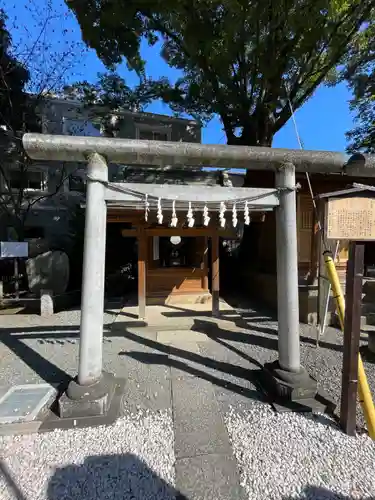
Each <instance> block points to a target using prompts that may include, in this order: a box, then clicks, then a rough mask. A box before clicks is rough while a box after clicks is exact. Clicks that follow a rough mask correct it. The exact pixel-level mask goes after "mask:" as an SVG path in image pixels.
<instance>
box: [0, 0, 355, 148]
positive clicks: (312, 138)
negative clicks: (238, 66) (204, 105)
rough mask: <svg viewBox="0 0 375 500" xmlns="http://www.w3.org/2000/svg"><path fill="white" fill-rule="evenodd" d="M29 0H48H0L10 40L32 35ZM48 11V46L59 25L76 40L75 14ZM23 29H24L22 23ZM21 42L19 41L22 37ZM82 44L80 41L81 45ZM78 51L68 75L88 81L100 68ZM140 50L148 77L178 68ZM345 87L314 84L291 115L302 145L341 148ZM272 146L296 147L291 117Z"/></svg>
mask: <svg viewBox="0 0 375 500" xmlns="http://www.w3.org/2000/svg"><path fill="white" fill-rule="evenodd" d="M33 1H34V2H35V5H38V6H40V7H42V8H43V4H44V3H47V1H48V0H0V6H1V7H3V8H4V10H5V11H6V12H7V15H8V17H9V23H8V24H9V26H10V27H12V26H15V28H14V29H13V28H12V29H11V31H12V36H13V39H14V42H15V43H16V44H17V43H19V40H29V41H30V40H32V39H33V37H34V38H35V37H36V36H37V34H38V32H39V30H40V26H38V24H39V23H38V21H35V20H33V21H32V22H30V19H31V16H30V11H29V10H28V8H30V5H32V3H33ZM50 2H51V3H52V5H53V10H54V12H56V13H58V14H59V15H60V16H61V17H60V18H59V19H57V20H55V21H52V22H50V23H49V27H48V31H47V37H48V39H49V40H51V45H52V50H54V49H56V50H59V49H58V48H59V46H61V40H59V36H58V34H59V33H61V27H63V28H65V29H67V30H68V31H67V34H66V35H65V43H70V42H72V43H75V44H76V43H79V42H80V40H81V33H80V28H79V26H78V23H77V22H76V20H75V18H74V17H73V16H72V15H70V14H69V11H68V9H67V7H66V5H65V3H64V2H63V0H50ZM26 26H27V29H28V30H29V33H27V32H26V31H25V27H26ZM22 43H24V42H22ZM82 47H83V45H82ZM85 52H86V53H85V54H84V55H82V54H81V51H79V52H78V53H79V57H78V58H77V65H76V67H75V68H74V69H73V70H72V72H71V74H70V75H69V79H70V81H76V80H82V79H86V80H88V81H91V82H94V81H95V80H96V75H97V73H98V72H101V71H105V68H104V66H103V65H102V63H101V62H100V61H99V60H98V58H97V57H96V54H95V52H94V51H85ZM143 56H144V58H145V60H146V61H147V73H148V75H149V76H152V77H153V78H157V77H160V76H167V77H169V78H170V79H172V80H173V79H175V78H176V77H177V76H178V73H177V72H176V71H175V70H173V69H171V68H169V67H168V66H167V65H166V63H165V62H164V61H163V60H162V59H161V58H160V57H159V54H158V47H151V48H150V47H148V46H146V45H145V46H144V49H143ZM119 73H120V74H121V76H123V77H125V79H126V81H127V83H128V84H133V83H136V82H137V77H136V75H135V74H134V72H129V71H128V70H127V69H126V67H125V65H122V66H121V67H120V68H119ZM349 99H350V93H349V91H348V90H347V88H346V86H345V85H338V86H336V87H334V88H327V87H324V86H322V87H320V88H319V89H318V90H317V92H316V93H315V95H314V96H313V97H312V98H311V99H310V101H308V102H307V103H306V104H305V105H304V106H303V107H302V108H301V109H299V110H298V111H297V112H296V120H297V125H298V129H299V133H300V136H301V138H302V140H303V143H304V146H305V148H306V149H315V150H316V149H320V150H330V151H344V150H345V146H346V139H345V132H347V131H348V130H349V129H350V128H351V127H352V125H353V117H352V115H351V113H350V111H349V106H348V100H349ZM148 110H149V111H153V112H156V113H165V114H169V113H170V111H169V110H168V107H167V106H165V105H163V104H162V103H159V102H156V103H154V104H152V105H151V106H150V107H149V109H148ZM202 140H203V142H204V143H216V144H218V143H221V144H225V135H224V132H223V130H222V126H221V123H220V120H218V119H213V120H212V121H211V122H210V123H209V124H208V126H207V127H205V129H204V130H203V139H202ZM273 146H274V147H281V148H298V142H297V139H296V135H295V131H294V127H293V123H292V121H291V120H290V121H289V122H288V123H287V124H286V126H285V127H284V128H283V129H282V130H281V131H280V132H279V133H278V134H277V135H276V137H275V139H274V143H273Z"/></svg>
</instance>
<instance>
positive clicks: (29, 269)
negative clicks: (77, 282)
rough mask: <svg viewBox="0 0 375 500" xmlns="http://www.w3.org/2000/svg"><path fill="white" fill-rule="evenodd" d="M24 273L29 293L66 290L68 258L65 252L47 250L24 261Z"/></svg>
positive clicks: (58, 292) (56, 292)
mask: <svg viewBox="0 0 375 500" xmlns="http://www.w3.org/2000/svg"><path fill="white" fill-rule="evenodd" d="M26 273H27V278H28V283H29V290H30V292H31V293H34V294H36V295H40V292H41V290H43V289H46V290H51V292H52V293H53V295H58V294H60V293H64V292H66V289H67V287H68V283H69V258H68V256H67V254H66V253H65V252H61V251H59V250H57V251H49V252H45V253H42V254H40V255H37V256H36V257H33V258H31V259H28V260H27V261H26Z"/></svg>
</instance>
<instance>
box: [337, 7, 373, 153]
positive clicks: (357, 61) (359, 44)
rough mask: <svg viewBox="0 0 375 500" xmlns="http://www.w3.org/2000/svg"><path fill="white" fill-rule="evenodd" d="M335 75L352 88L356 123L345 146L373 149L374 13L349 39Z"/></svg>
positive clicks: (367, 150) (354, 150)
mask: <svg viewBox="0 0 375 500" xmlns="http://www.w3.org/2000/svg"><path fill="white" fill-rule="evenodd" d="M339 79H340V80H346V81H347V82H348V83H349V88H350V89H351V91H352V92H353V99H352V100H351V101H350V108H351V110H352V111H354V112H355V123H356V126H355V127H354V128H353V130H351V131H350V132H348V133H347V134H346V136H347V139H348V140H349V145H348V148H347V150H348V152H349V153H354V152H356V151H362V152H364V153H375V15H374V17H373V19H372V20H371V22H370V23H369V25H368V27H367V29H366V30H364V31H360V32H359V33H358V34H357V36H356V37H355V39H354V40H353V42H352V44H351V46H350V50H349V51H348V54H347V57H346V59H345V65H344V69H343V70H342V71H341V72H340V75H339Z"/></svg>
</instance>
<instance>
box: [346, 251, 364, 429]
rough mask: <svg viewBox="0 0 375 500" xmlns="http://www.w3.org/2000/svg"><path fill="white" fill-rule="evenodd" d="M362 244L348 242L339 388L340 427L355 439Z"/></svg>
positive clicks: (362, 261) (362, 266)
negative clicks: (342, 349) (340, 382)
mask: <svg viewBox="0 0 375 500" xmlns="http://www.w3.org/2000/svg"><path fill="white" fill-rule="evenodd" d="M364 250H365V245H364V243H363V242H361V243H356V242H355V241H351V242H350V246H349V261H348V269H347V274H346V307H345V324H344V355H343V367H342V384H341V408H340V424H341V427H342V428H343V430H344V432H345V433H346V434H348V435H349V436H354V435H355V431H356V422H357V418H356V407H357V391H358V354H359V341H360V336H361V306H362V300H361V297H362V280H363V269H364Z"/></svg>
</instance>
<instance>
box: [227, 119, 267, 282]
mask: <svg viewBox="0 0 375 500" xmlns="http://www.w3.org/2000/svg"><path fill="white" fill-rule="evenodd" d="M271 125H272V124H271V123H269V122H268V121H264V122H262V123H259V122H258V128H257V131H256V132H254V129H253V127H252V126H244V128H243V132H242V134H241V136H240V137H238V138H237V137H236V139H235V140H234V141H233V140H232V141H231V142H229V141H228V144H230V145H236V146H258V147H271V146H272V140H273V133H272V132H271V129H272V127H271ZM274 185H275V175H274V172H273V171H272V169H271V168H270V171H269V172H267V171H263V172H262V176H261V177H260V180H259V174H258V172H257V171H255V170H247V171H246V174H245V180H244V186H245V187H250V186H254V187H273V186H274ZM261 226H262V224H261V223H259V224H257V223H255V225H254V224H251V223H250V226H245V228H244V234H243V238H242V241H241V244H240V248H239V252H238V265H237V266H234V269H241V270H242V271H241V279H242V277H243V270H244V269H245V268H247V269H253V270H256V269H257V267H258V257H259V251H258V245H259V238H260V235H261V232H262V227H261ZM228 267H232V266H228ZM232 271H233V269H231V270H230V271H229V270H228V272H231V273H232ZM241 279H239V277H238V280H239V281H240V282H241ZM244 291H246V286H245V287H244Z"/></svg>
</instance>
